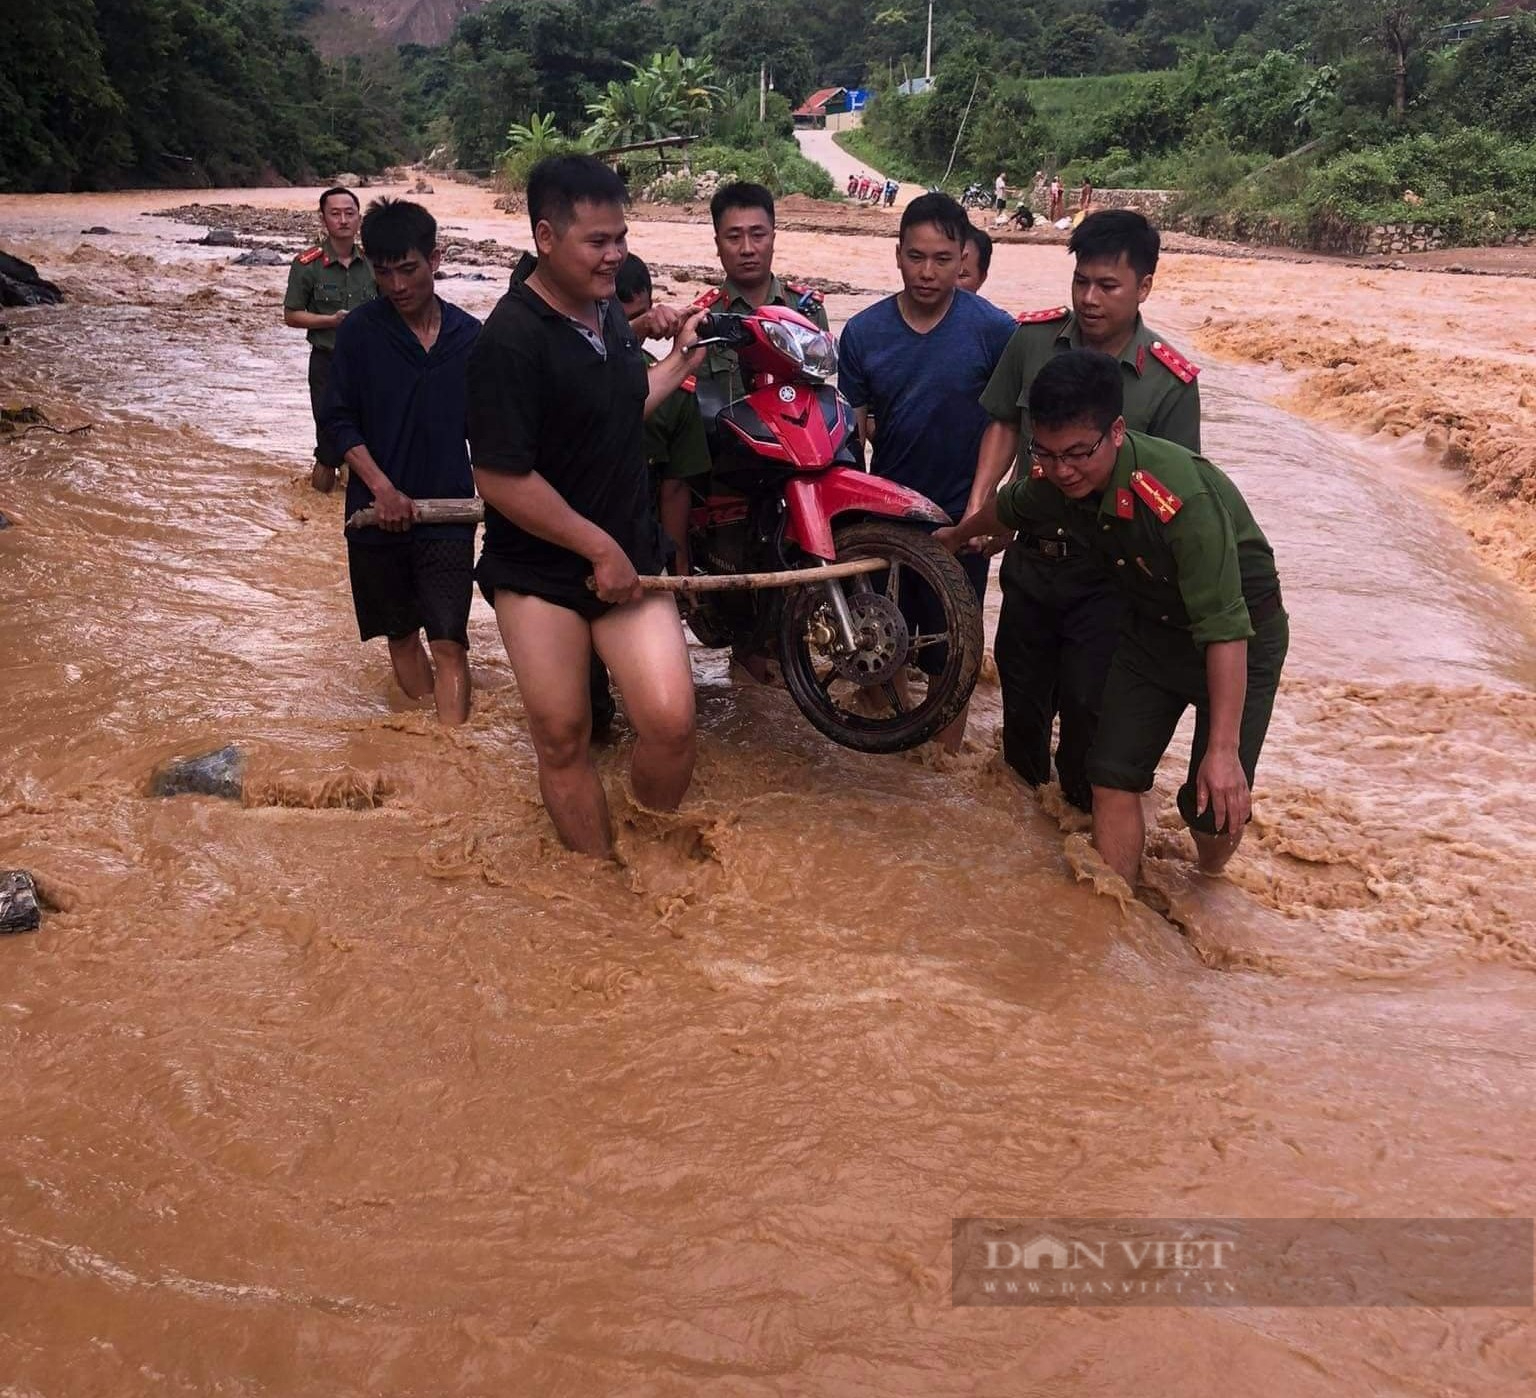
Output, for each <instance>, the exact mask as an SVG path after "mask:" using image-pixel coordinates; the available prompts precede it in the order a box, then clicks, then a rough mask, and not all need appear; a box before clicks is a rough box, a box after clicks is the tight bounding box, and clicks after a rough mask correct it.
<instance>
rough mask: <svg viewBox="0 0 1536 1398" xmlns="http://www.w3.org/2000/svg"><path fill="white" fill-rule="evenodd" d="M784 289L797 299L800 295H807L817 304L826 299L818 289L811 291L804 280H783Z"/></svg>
mask: <svg viewBox="0 0 1536 1398" xmlns="http://www.w3.org/2000/svg"><path fill="white" fill-rule="evenodd" d="M784 290H785V291H787V292H789V293H790V295H792V296H793V297H794V298H795V300H797V301H798V300H800V299H801V298H802V297H805V296H809V297H810V298H811V300H812V301H814V302H815V303H816V304H817V305H818V306H819V305H821V303H822V302H823V301H825V300H826V297H824V296H823V295H822V294H821V293H820V292H819V291H813V290H812V289H811V288H810V287H808V286H807V285H806V284H805V283H804V282H785V283H784Z"/></svg>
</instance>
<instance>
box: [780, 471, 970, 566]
mask: <svg viewBox="0 0 1536 1398" xmlns="http://www.w3.org/2000/svg"><path fill="white" fill-rule="evenodd" d="M784 504H785V506H786V508H787V511H788V516H789V518H788V520H787V521H786V525H785V530H784V537H785V538H786V539H788V540H789V541H790V542H792V543H795V544H798V545H799V546H800V548H801V550H802V551H803V552H805V553H808V554H811V555H812V556H813V557H816V558H825V559H827V560H828V561H832V560H834V559H835V558H836V557H837V550H836V546H835V545H834V544H833V542H832V524H833V521H834V520H836V519H837V518H838V516H840V515H846V514H858V515H861V516H866V517H868V518H871V519H899V520H909V521H911V522H912V523H913V524H922V525H928V526H931V527H932V528H935V529H937V528H939V527H941V526H943V525H946V524H952V523H953V522H954V521H953V520H951V519H950V517H949V516H948V515H947V514H945V513H944V511H943V510H941V509H940V508H939V507H938V506H937V505H935V504H934V503H933V501H932V500H930V499H929V498H928V497H927V496H926V495H919V494H918V493H917V491H915V490H909V489H908V488H907V487H906V486H904V485H897V484H896V482H895V481H888V480H886V479H885V477H884V476H871V475H868V474H866V473H865V472H863V471H853V470H850V469H849V468H848V467H846V466H834V467H832V468H831V469H829V470H826V471H821V472H818V473H817V474H816V475H814V476H810V477H805V476H796V477H793V478H792V479H791V480H789V481H788V482H787V483H786V484H785V486H784Z"/></svg>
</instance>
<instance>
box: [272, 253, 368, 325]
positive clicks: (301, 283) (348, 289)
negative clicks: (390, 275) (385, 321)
mask: <svg viewBox="0 0 1536 1398" xmlns="http://www.w3.org/2000/svg"><path fill="white" fill-rule="evenodd" d="M316 253H318V254H319V256H318V257H317V256H316V255H315V254H316ZM376 294H377V292H376V289H375V287H374V285H373V268H372V267H370V266H369V265H368V259H367V258H366V257H364V256H363V250H362V249H361V248H359V247H356V246H354V247H353V249H352V261H351V262H349V263H348V264H347V265H346V266H342V264H341V263H340V262H338V261H337V260H336V258H335V257H334V256H333V255H332V253H331V247H330V244H329V243H321V244H320V246H319V247H317V248H310V249H309V250H308V251H307V252H302V253H300V254H299V255H298V256H297V257H296V258H294V259H293V265H292V266H291V267H290V268H289V269H288V290H287V293H286V294H285V295H284V296H283V309H284V310H285V311H309V312H311V313H312V314H314V315H317V316H333V315H335V314H336V312H337V311H355V310H356V309H357V308H358V307H359V306H365V305H367V304H368V302H370V301H372V300H373V298H374V296H375V295H376ZM305 335H306V338H307V339H308V340H309V343H310V344H312V345H313V346H314V347H315V348H316V349H323V350H330V349H335V348H336V332H335V330H309V331H306V332H305Z"/></svg>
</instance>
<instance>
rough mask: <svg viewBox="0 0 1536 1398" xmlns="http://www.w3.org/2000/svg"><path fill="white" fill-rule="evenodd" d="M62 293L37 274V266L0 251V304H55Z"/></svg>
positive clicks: (61, 297)
mask: <svg viewBox="0 0 1536 1398" xmlns="http://www.w3.org/2000/svg"><path fill="white" fill-rule="evenodd" d="M63 299H64V293H63V292H62V291H60V290H59V289H58V287H56V286H55V285H54V284H53V283H52V282H50V281H45V280H44V279H43V278H42V277H40V276H38V275H37V268H36V267H34V266H33V265H32V264H31V263H30V262H23V261H22V260H21V258H19V257H12V256H11V255H10V253H8V252H0V306H57V305H58V304H59V302H60V301H62V300H63Z"/></svg>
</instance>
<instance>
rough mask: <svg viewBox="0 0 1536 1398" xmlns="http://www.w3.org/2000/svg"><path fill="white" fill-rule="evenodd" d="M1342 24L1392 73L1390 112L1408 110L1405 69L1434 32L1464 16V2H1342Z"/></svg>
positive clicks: (1404, 111) (1446, 0)
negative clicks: (1372, 47)
mask: <svg viewBox="0 0 1536 1398" xmlns="http://www.w3.org/2000/svg"><path fill="white" fill-rule="evenodd" d="M1341 8H1342V12H1343V15H1344V16H1345V22H1346V23H1347V24H1351V25H1353V27H1354V28H1355V29H1356V30H1357V31H1358V33H1359V34H1360V35H1361V37H1362V38H1363V39H1364V40H1365V41H1366V42H1368V43H1372V44H1374V45H1375V46H1376V48H1377V49H1378V50H1379V52H1380V54H1381V56H1382V58H1383V59H1384V60H1385V61H1386V63H1387V65H1388V67H1389V69H1390V71H1391V74H1392V110H1393V111H1394V112H1395V113H1396V114H1397V118H1398V120H1399V121H1401V120H1402V119H1403V116H1404V115H1405V114H1406V113H1407V111H1408V70H1409V65H1410V63H1411V62H1412V61H1413V59H1414V58H1415V57H1417V56H1418V54H1419V53H1420V52H1421V51H1422V50H1423V49H1424V47H1425V46H1426V44H1427V43H1428V42H1429V41H1430V39H1431V38H1432V37H1433V35H1434V33H1435V31H1436V30H1437V29H1438V28H1439V27H1440V26H1441V25H1442V24H1446V23H1448V22H1449V21H1450V20H1453V19H1459V18H1462V17H1464V16H1465V14H1466V11H1467V6H1466V3H1465V0H1341Z"/></svg>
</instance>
